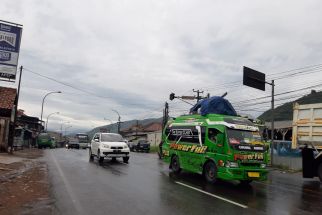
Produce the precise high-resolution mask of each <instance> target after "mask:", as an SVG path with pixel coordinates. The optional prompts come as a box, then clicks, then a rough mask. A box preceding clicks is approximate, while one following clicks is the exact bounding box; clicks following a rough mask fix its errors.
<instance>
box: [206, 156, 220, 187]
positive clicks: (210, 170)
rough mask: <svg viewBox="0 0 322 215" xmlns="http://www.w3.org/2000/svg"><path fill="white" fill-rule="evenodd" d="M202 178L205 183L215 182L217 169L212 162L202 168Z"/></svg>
mask: <svg viewBox="0 0 322 215" xmlns="http://www.w3.org/2000/svg"><path fill="white" fill-rule="evenodd" d="M204 176H205V179H206V181H207V182H209V183H211V184H213V183H215V182H216V181H217V167H216V165H215V163H214V162H212V161H209V162H207V163H206V165H205V166H204Z"/></svg>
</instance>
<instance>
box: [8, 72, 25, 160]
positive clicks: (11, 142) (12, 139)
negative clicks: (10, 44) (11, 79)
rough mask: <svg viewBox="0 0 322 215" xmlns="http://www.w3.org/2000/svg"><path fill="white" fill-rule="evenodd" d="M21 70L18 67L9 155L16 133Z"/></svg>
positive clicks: (11, 151)
mask: <svg viewBox="0 0 322 215" xmlns="http://www.w3.org/2000/svg"><path fill="white" fill-rule="evenodd" d="M22 70H23V66H20V74H19V82H18V91H17V98H16V104H15V112H14V116H13V123H12V126H10V127H11V132H10V133H11V134H12V135H10V136H11V137H10V141H8V142H9V145H10V154H12V153H13V142H14V138H15V131H16V129H15V128H16V123H17V112H18V103H19V96H20V86H21V76H22Z"/></svg>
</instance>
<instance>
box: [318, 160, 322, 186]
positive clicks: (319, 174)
mask: <svg viewBox="0 0 322 215" xmlns="http://www.w3.org/2000/svg"><path fill="white" fill-rule="evenodd" d="M318 176H319V178H320V181H321V182H322V163H320V165H319V167H318Z"/></svg>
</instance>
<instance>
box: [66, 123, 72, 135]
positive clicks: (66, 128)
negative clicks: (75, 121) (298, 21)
mask: <svg viewBox="0 0 322 215" xmlns="http://www.w3.org/2000/svg"><path fill="white" fill-rule="evenodd" d="M71 127H73V126H71V125H70V126H67V127H65V138H66V131H67V128H71Z"/></svg>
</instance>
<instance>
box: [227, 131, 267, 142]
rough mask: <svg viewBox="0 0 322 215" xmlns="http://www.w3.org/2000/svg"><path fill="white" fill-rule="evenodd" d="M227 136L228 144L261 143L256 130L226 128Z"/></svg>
mask: <svg viewBox="0 0 322 215" xmlns="http://www.w3.org/2000/svg"><path fill="white" fill-rule="evenodd" d="M227 136H228V140H229V144H230V145H238V144H262V138H261V136H260V134H259V132H258V131H255V132H254V131H245V130H235V129H227Z"/></svg>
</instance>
